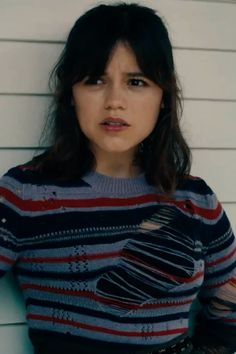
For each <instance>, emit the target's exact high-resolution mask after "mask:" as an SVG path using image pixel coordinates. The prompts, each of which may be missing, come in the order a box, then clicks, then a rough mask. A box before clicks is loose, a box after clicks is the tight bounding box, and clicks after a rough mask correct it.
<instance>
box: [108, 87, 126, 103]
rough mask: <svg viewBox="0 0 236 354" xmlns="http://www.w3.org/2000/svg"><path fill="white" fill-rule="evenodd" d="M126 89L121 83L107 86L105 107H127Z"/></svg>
mask: <svg viewBox="0 0 236 354" xmlns="http://www.w3.org/2000/svg"><path fill="white" fill-rule="evenodd" d="M125 108H126V97H125V90H124V88H122V86H121V85H118V84H112V85H109V87H107V90H106V93H105V109H125Z"/></svg>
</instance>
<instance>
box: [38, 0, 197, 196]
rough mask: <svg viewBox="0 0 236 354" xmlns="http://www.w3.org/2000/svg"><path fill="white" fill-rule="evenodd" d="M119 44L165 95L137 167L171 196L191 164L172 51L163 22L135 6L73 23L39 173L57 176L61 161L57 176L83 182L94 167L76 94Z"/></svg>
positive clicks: (92, 13)
mask: <svg viewBox="0 0 236 354" xmlns="http://www.w3.org/2000/svg"><path fill="white" fill-rule="evenodd" d="M118 44H123V45H124V46H125V47H126V48H129V50H130V52H131V53H132V54H133V55H134V57H135V59H136V62H137V65H138V67H139V69H140V70H139V71H141V72H142V73H143V75H144V76H145V77H146V78H147V79H148V80H151V82H153V83H154V84H155V85H156V86H158V87H159V88H160V89H161V92H162V95H161V98H162V105H163V108H162V109H161V110H160V112H159V110H158V117H157V118H158V119H156V123H155V125H154V128H153V130H152V132H151V133H150V134H149V135H148V136H146V137H145V139H144V140H143V141H142V142H140V143H141V144H140V148H139V149H137V154H136V155H135V159H134V162H135V163H136V164H139V165H140V167H141V168H142V169H144V170H145V172H146V177H147V180H148V181H149V183H151V184H154V185H157V186H159V187H162V189H164V190H165V191H168V190H169V191H170V190H173V188H174V186H175V184H176V182H177V180H178V178H180V177H181V176H183V174H184V173H186V172H188V170H189V164H190V163H189V149H188V147H187V145H186V143H185V141H184V139H183V137H182V135H181V132H180V129H179V122H178V114H179V113H180V112H181V104H180V97H179V94H180V90H179V87H178V85H177V78H176V73H175V68H174V61H173V54H172V46H171V43H170V40H169V37H168V32H167V30H166V27H165V25H164V23H163V21H162V19H161V18H160V17H159V16H158V15H157V14H156V13H155V11H154V10H152V9H150V8H147V7H143V6H140V5H137V4H126V3H118V4H113V5H98V6H97V7H95V8H92V9H91V10H89V11H87V12H86V13H85V14H84V15H83V16H81V17H80V18H79V19H78V20H77V21H76V22H75V24H74V26H73V28H72V30H71V32H70V34H69V37H68V40H67V42H66V45H65V48H64V51H63V53H62V55H61V57H60V59H59V61H58V63H57V65H56V67H55V69H54V72H53V75H54V76H53V77H54V78H55V111H54V130H53V133H54V136H53V143H52V146H51V148H50V149H49V153H47V156H46V159H45V156H44V157H43V160H41V162H42V163H41V167H43V168H44V170H46V169H47V170H49V169H51V170H52V171H53V168H52V166H53V162H54V170H55V166H56V161H57V162H58V163H59V161H60V166H61V170H60V171H59V170H58V169H57V175H58V174H59V175H61V177H63V175H64V177H65V178H66V176H67V177H72V175H73V174H74V176H75V174H77V176H81V175H83V174H84V173H85V172H86V171H87V170H89V169H91V168H93V167H94V165H95V163H96V161H95V157H94V155H93V153H92V151H91V149H90V148H89V139H88V138H87V137H86V135H85V134H84V133H83V131H82V130H81V129H80V126H79V124H78V119H77V116H78V111H77V112H76V110H75V105H74V101H73V98H74V97H73V96H74V93H73V92H74V91H73V88H74V87H75V86H76V85H77V84H79V83H80V82H83V80H85V79H86V78H99V77H101V76H103V75H104V73H105V71H106V68H107V66H108V63H109V61H110V60H111V57H112V53H114V51H115V48H117V45H118ZM143 119H144V120H145V116H144V117H143ZM49 160H50V163H49ZM46 161H47V162H46ZM46 165H47V168H46ZM50 166H51V168H49V167H50ZM75 167H76V168H75ZM72 171H73V172H72ZM75 172H76V173H75Z"/></svg>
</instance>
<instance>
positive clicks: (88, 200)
mask: <svg viewBox="0 0 236 354" xmlns="http://www.w3.org/2000/svg"><path fill="white" fill-rule="evenodd" d="M12 267H13V269H14V274H15V275H16V277H17V279H18V281H19V283H20V287H21V289H22V291H23V294H24V298H25V304H26V312H27V321H28V325H29V334H30V337H31V340H32V342H33V344H35V342H36V341H37V338H41V339H42V338H44V340H45V341H47V338H54V340H55V342H56V341H58V340H60V338H63V340H64V341H67V340H68V342H71V341H73V342H75V343H77V344H78V345H79V343H85V344H86V343H104V344H105V343H106V344H109V345H110V346H115V347H116V348H121V349H122V347H125V348H127V347H129V348H136V347H139V348H141V347H142V348H143V347H147V348H149V347H151V346H153V345H159V344H160V345H163V344H166V343H168V342H170V341H172V340H174V339H175V338H178V337H179V336H181V335H185V334H186V333H187V332H188V327H189V313H190V307H191V305H192V303H193V301H194V300H195V299H196V298H197V297H198V298H199V299H200V301H201V303H202V315H201V326H200V327H201V329H203V332H204V333H205V334H206V333H208V332H207V331H208V329H211V332H212V333H209V335H207V336H206V335H205V337H207V339H206V338H203V337H204V336H202V334H201V333H200V331H198V332H199V333H198V334H197V336H198V337H197V340H199V342H200V341H201V340H202V338H203V343H205V342H208V341H209V342H210V341H211V338H214V339H215V338H218V339H219V344H220V345H222V344H223V345H224V346H226V347H227V346H228V347H230V348H234V350H236V244H235V238H234V235H233V232H232V230H231V227H230V224H229V221H228V219H227V216H226V214H225V212H224V210H223V209H222V206H221V204H220V203H219V201H218V200H217V198H216V196H215V194H214V193H213V192H212V190H211V189H210V188H209V186H208V185H207V184H206V183H205V182H204V181H203V180H202V179H200V178H196V177H191V176H190V177H188V178H186V179H185V180H184V181H183V183H182V184H181V185H179V187H178V189H177V190H176V192H175V193H174V195H173V196H172V197H167V196H165V195H164V194H163V193H161V192H160V193H159V192H158V191H156V190H155V188H154V187H153V186H150V185H148V184H147V182H146V180H145V175H144V174H143V175H140V176H137V177H134V178H112V177H109V176H105V175H102V174H99V173H96V172H90V173H87V174H86V175H85V176H84V177H83V178H82V179H80V180H77V181H69V182H60V183H55V181H52V180H50V179H47V178H46V177H44V176H42V175H40V174H39V173H38V172H37V171H35V170H33V169H30V168H29V167H25V166H24V165H23V166H18V167H15V168H12V169H11V170H9V171H8V172H7V173H6V174H5V175H4V176H3V177H2V178H1V180H0V275H3V274H4V273H5V272H6V271H8V270H9V269H10V268H12ZM204 324H207V325H206V326H205V327H204ZM225 333H226V334H225ZM48 334H51V336H48ZM120 352H121V353H122V350H120Z"/></svg>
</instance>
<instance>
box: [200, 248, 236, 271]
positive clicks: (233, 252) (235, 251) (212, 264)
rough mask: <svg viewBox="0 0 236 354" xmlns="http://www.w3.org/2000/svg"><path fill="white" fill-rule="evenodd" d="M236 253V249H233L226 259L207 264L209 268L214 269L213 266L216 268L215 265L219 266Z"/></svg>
mask: <svg viewBox="0 0 236 354" xmlns="http://www.w3.org/2000/svg"><path fill="white" fill-rule="evenodd" d="M235 253H236V247H235V248H234V249H233V251H231V252H230V253H229V254H227V255H226V256H224V257H221V258H219V259H217V260H215V261H212V262H206V265H207V266H208V267H212V266H214V265H216V264H219V263H222V262H224V261H227V260H228V259H229V258H231V257H232V256H233V255H234V254H235Z"/></svg>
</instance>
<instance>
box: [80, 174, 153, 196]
mask: <svg viewBox="0 0 236 354" xmlns="http://www.w3.org/2000/svg"><path fill="white" fill-rule="evenodd" d="M82 179H83V180H84V181H85V182H86V183H88V184H90V185H91V187H92V188H93V189H96V190H97V191H100V192H105V193H106V192H107V193H116V194H126V193H128V194H129V193H135V192H138V193H139V192H142V193H143V192H144V193H146V192H150V189H153V188H154V187H153V186H150V185H149V184H148V183H147V181H146V178H145V173H141V174H139V175H138V176H135V177H113V176H108V175H104V174H102V173H99V172H96V171H90V172H88V173H86V174H85V175H84V176H83V178H82Z"/></svg>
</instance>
